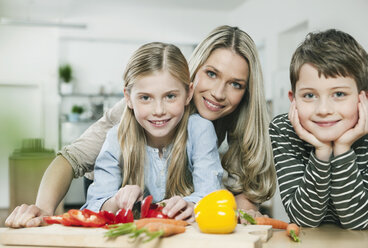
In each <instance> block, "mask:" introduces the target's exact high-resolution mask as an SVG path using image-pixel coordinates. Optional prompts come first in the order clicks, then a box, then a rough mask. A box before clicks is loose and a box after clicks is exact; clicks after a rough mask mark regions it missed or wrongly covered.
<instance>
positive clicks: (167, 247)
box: [0, 224, 272, 248]
mask: <svg viewBox="0 0 368 248" xmlns="http://www.w3.org/2000/svg"><path fill="white" fill-rule="evenodd" d="M105 232H106V229H103V228H81V227H66V226H62V225H58V224H54V225H49V226H43V227H32V228H22V229H10V228H7V229H6V230H4V231H2V232H0V242H1V243H2V244H3V245H22V246H24V245H27V246H28V245H32V246H59V247H121V248H133V247H135V248H136V247H142V248H143V247H144V248H150V247H152V248H196V247H198V248H199V247H201V248H202V247H214V248H217V247H218V248H224V247H244V248H258V247H262V242H267V240H268V239H269V238H270V237H271V236H272V227H271V226H262V225H257V226H256V225H253V226H251V225H248V226H244V225H238V226H237V227H236V228H235V231H234V232H233V233H231V234H204V233H201V232H200V231H199V229H198V226H197V225H196V224H193V225H191V226H188V227H187V230H186V232H185V233H183V234H178V235H175V236H172V237H166V238H161V239H156V240H153V241H150V242H148V243H141V241H140V240H139V239H138V240H136V242H132V241H131V240H129V238H128V237H127V236H126V235H125V236H119V237H117V238H115V239H108V238H106V237H104V233H105Z"/></svg>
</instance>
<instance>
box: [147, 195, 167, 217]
mask: <svg viewBox="0 0 368 248" xmlns="http://www.w3.org/2000/svg"><path fill="white" fill-rule="evenodd" d="M152 201H153V197H152V196H151V195H148V196H147V197H146V198H144V199H143V201H142V206H141V219H143V218H163V219H166V218H169V217H168V216H167V215H166V214H163V213H162V209H163V208H164V205H162V204H158V203H152Z"/></svg>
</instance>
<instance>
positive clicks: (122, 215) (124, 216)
mask: <svg viewBox="0 0 368 248" xmlns="http://www.w3.org/2000/svg"><path fill="white" fill-rule="evenodd" d="M133 221H134V217H133V212H132V210H130V209H128V210H125V209H123V208H122V209H119V211H118V212H117V213H116V218H115V223H130V222H133Z"/></svg>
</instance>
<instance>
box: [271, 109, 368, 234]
mask: <svg viewBox="0 0 368 248" xmlns="http://www.w3.org/2000/svg"><path fill="white" fill-rule="evenodd" d="M269 132H270V136H271V141H272V148H273V155H274V161H275V166H276V171H277V178H278V183H279V188H280V194H281V199H282V202H283V205H284V207H285V210H286V212H287V214H288V216H289V218H290V220H291V221H292V222H295V223H297V224H298V225H301V226H308V227H316V226H319V225H320V224H321V223H322V222H330V223H331V222H332V223H337V224H340V225H341V226H342V227H343V228H347V229H367V228H368V135H365V136H364V137H362V138H360V139H359V140H357V141H356V142H355V143H354V144H353V145H352V147H351V149H350V150H349V151H348V152H346V153H344V154H341V155H339V156H336V157H332V158H331V159H330V161H328V162H325V161H321V160H319V159H317V158H316V156H315V153H314V147H313V146H312V145H310V144H309V143H307V142H305V141H303V140H301V139H300V138H299V137H298V136H297V134H296V133H295V131H294V128H293V126H292V125H291V123H290V121H289V119H288V116H287V114H283V115H279V116H276V117H275V118H274V119H273V121H272V123H271V124H270V129H269Z"/></svg>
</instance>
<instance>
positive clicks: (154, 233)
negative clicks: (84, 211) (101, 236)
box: [105, 218, 188, 242]
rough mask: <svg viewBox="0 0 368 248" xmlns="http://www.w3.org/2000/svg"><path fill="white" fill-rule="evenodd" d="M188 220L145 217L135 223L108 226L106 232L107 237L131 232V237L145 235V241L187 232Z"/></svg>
mask: <svg viewBox="0 0 368 248" xmlns="http://www.w3.org/2000/svg"><path fill="white" fill-rule="evenodd" d="M187 224H188V223H187V222H186V221H177V220H173V219H160V218H145V219H140V220H137V221H135V222H134V223H126V224H115V225H110V226H108V228H109V230H108V231H107V232H106V233H105V236H107V237H111V238H113V237H117V236H120V235H125V234H130V235H129V237H130V238H132V239H135V238H137V237H139V236H141V235H144V236H145V239H143V242H148V241H150V240H152V239H155V238H158V237H167V236H171V235H174V234H179V233H183V232H185V225H187Z"/></svg>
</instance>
